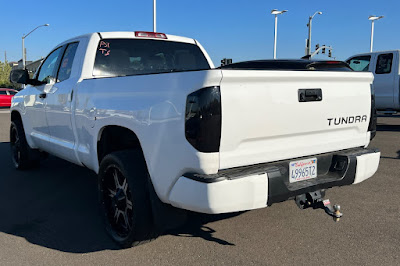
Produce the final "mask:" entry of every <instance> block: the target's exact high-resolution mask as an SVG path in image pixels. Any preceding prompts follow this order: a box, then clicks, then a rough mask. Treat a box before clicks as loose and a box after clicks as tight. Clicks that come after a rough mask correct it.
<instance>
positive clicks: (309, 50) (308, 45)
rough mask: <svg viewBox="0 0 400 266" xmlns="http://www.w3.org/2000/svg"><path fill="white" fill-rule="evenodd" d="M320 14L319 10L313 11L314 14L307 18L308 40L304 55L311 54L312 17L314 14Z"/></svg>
mask: <svg viewBox="0 0 400 266" xmlns="http://www.w3.org/2000/svg"><path fill="white" fill-rule="evenodd" d="M317 14H318V15H322V12H321V11H317V12H315V13H314V15H312V16H310V17H309V18H308V24H307V27H308V41H307V51H306V55H311V26H312V19H313V18H314V17H315V15H317Z"/></svg>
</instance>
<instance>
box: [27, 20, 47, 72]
mask: <svg viewBox="0 0 400 266" xmlns="http://www.w3.org/2000/svg"><path fill="white" fill-rule="evenodd" d="M47 26H49V24H43V25H39V26H37V27H36V28H34V29H33V30H31V31H30V32H29V33H28V34H26V35H25V34H24V35H22V69H25V65H26V49H25V38H26V37H28V35H29V34H31V33H32V32H34V31H35V30H36V29H37V28H40V27H47Z"/></svg>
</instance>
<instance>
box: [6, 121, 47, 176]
mask: <svg viewBox="0 0 400 266" xmlns="http://www.w3.org/2000/svg"><path fill="white" fill-rule="evenodd" d="M10 148H11V158H12V161H13V163H14V166H15V168H16V169H18V170H26V169H29V168H33V167H36V166H38V165H39V164H40V152H39V151H38V150H34V149H31V147H29V145H28V142H27V141H26V137H25V131H24V127H23V125H22V122H21V121H20V120H15V121H11V126H10Z"/></svg>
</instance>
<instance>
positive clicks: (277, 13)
mask: <svg viewBox="0 0 400 266" xmlns="http://www.w3.org/2000/svg"><path fill="white" fill-rule="evenodd" d="M286 12H288V11H287V10H282V11H278V10H277V9H272V10H271V14H272V15H275V30H274V59H276V38H277V35H278V15H281V14H283V13H286Z"/></svg>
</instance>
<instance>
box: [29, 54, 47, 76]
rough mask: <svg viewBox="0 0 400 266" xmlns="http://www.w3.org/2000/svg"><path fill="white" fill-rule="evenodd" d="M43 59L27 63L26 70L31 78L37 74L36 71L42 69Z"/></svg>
mask: <svg viewBox="0 0 400 266" xmlns="http://www.w3.org/2000/svg"><path fill="white" fill-rule="evenodd" d="M42 61H43V58H41V59H38V60H36V61H33V62H32V61H28V62H26V66H25V68H26V69H27V70H28V73H29V75H30V76H33V74H35V73H36V70H37V69H38V68H39V67H40V64H41V63H42Z"/></svg>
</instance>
